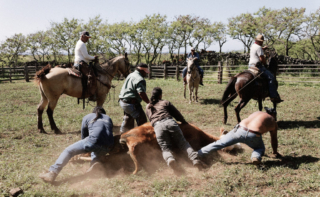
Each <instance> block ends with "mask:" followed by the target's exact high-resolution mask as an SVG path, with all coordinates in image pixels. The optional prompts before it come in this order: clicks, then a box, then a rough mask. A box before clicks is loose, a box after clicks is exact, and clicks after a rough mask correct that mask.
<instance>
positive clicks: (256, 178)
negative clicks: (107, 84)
mask: <svg viewBox="0 0 320 197" xmlns="http://www.w3.org/2000/svg"><path fill="white" fill-rule="evenodd" d="M122 83H123V81H114V84H115V85H117V87H116V88H115V90H112V91H111V94H110V97H109V96H108V99H107V101H106V103H105V104H104V107H105V109H106V111H107V114H108V115H109V116H110V117H111V118H112V120H113V123H114V125H115V133H117V130H118V128H119V125H120V124H121V121H122V115H123V112H122V109H121V108H120V106H119V105H118V103H117V100H118V99H117V97H118V94H119V91H120V88H121V86H122ZM280 84H281V83H280ZM147 86H148V87H147V89H148V95H150V93H151V91H152V88H153V87H156V86H159V87H161V88H162V89H163V98H164V99H166V100H169V101H171V102H172V103H173V104H174V105H175V106H176V107H177V108H178V109H179V110H180V111H181V112H182V114H183V115H184V116H185V118H186V120H187V121H188V122H191V123H194V124H195V125H197V126H198V127H200V128H201V129H203V130H204V131H207V132H209V133H211V134H213V135H219V128H220V127H221V126H224V127H225V128H226V129H232V128H233V126H234V125H235V124H236V117H235V114H234V112H233V107H234V106H235V105H236V101H238V100H237V99H236V100H235V102H233V103H232V106H233V107H231V106H229V108H228V112H229V120H228V124H227V125H223V124H222V118H223V109H222V107H221V106H220V105H219V101H220V99H221V96H222V93H223V90H224V88H225V86H226V84H222V85H218V84H213V83H211V84H208V83H206V84H205V86H204V87H201V88H200V90H199V97H200V102H199V103H197V104H191V105H189V104H188V102H187V100H185V99H184V98H183V88H182V82H179V83H178V82H176V81H174V80H147ZM0 92H1V94H0V127H1V129H0V195H2V196H8V195H9V191H10V189H12V188H16V187H20V188H21V189H23V191H24V194H23V195H24V196H319V195H320V190H319V188H320V181H319V180H320V171H319V169H320V162H319V158H320V151H319V142H320V137H319V136H320V135H319V134H320V130H319V128H320V120H319V119H320V108H319V104H320V86H312V85H309V86H307V85H305V86H303V85H283V84H281V85H280V87H279V92H280V94H281V95H282V98H283V99H284V100H285V102H283V103H281V104H280V105H279V106H278V124H279V127H280V129H279V134H278V139H279V152H280V153H281V154H282V155H283V156H284V158H283V159H275V158H272V157H269V156H268V155H271V153H272V149H271V144H270V136H269V135H264V137H263V138H264V142H265V145H266V155H265V157H263V165H262V166H261V167H260V168H256V167H255V166H253V165H251V164H250V155H251V150H250V148H248V147H246V146H243V147H244V149H245V151H244V152H243V153H239V154H238V155H230V154H227V153H220V154H221V156H222V158H221V159H219V160H217V162H215V163H214V164H213V165H212V166H211V168H210V169H208V170H206V171H204V172H198V171H197V170H195V169H194V168H192V167H190V166H187V165H186V166H184V167H185V169H186V171H187V172H188V173H187V174H186V175H184V176H181V177H177V176H175V175H173V173H172V171H171V170H170V169H169V168H168V167H166V166H165V164H163V165H161V167H160V168H159V169H158V170H157V171H156V172H155V173H154V174H148V173H146V172H145V171H144V170H142V171H140V172H139V173H138V174H137V175H128V174H124V173H121V172H119V173H118V174H117V175H116V176H114V177H112V178H102V177H100V178H92V177H91V178H90V177H83V176H81V175H82V174H84V172H85V171H86V169H87V168H88V166H89V163H87V162H82V163H69V164H68V165H67V166H66V167H65V168H64V169H63V170H62V171H61V173H60V174H59V176H58V177H57V182H56V184H54V185H50V184H45V183H43V182H42V181H41V180H40V179H39V178H38V175H39V174H40V173H41V172H42V171H43V170H47V169H48V168H49V166H50V165H52V164H53V163H54V161H55V160H56V159H57V157H58V156H59V154H60V153H61V152H62V151H63V150H64V148H66V147H67V146H68V145H70V144H72V143H74V142H76V141H78V140H79V139H80V124H81V120H82V117H83V116H84V115H86V114H88V113H90V112H91V110H92V106H90V105H89V106H87V108H86V109H85V110H82V105H77V102H76V98H71V97H69V96H65V95H63V96H61V98H60V100H59V102H58V105H57V108H56V109H55V112H54V118H55V121H56V123H57V126H58V127H59V128H60V129H61V131H62V132H64V135H54V134H53V131H50V127H49V122H48V118H47V116H46V114H44V126H45V129H46V131H47V132H48V133H49V134H48V135H44V134H39V133H37V114H36V107H37V105H38V102H39V100H40V95H39V92H38V88H37V87H36V86H35V85H34V84H33V83H26V82H24V81H15V82H14V83H2V84H0ZM264 105H265V106H269V107H271V106H272V104H271V102H270V101H268V100H266V101H265V102H264ZM257 110H258V105H257V102H255V101H250V102H249V104H248V105H247V106H246V107H245V108H244V109H243V110H242V112H241V117H242V118H246V117H247V116H248V115H249V114H251V113H252V112H254V111H257ZM77 177H78V178H77ZM79 177H81V178H79Z"/></svg>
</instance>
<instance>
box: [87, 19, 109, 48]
mask: <svg viewBox="0 0 320 197" xmlns="http://www.w3.org/2000/svg"><path fill="white" fill-rule="evenodd" d="M102 25H103V23H102V19H101V18H100V15H97V16H95V17H94V18H90V19H89V21H88V23H85V24H83V29H84V30H85V31H88V32H89V33H90V36H91V38H90V39H89V40H88V43H87V49H88V53H89V54H99V53H100V54H104V53H106V52H107V50H106V47H105V46H103V38H102V37H101V33H100V30H101V27H102Z"/></svg>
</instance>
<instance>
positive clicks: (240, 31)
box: [228, 13, 257, 53]
mask: <svg viewBox="0 0 320 197" xmlns="http://www.w3.org/2000/svg"><path fill="white" fill-rule="evenodd" d="M228 20H229V23H228V29H229V35H230V37H231V38H233V39H237V40H240V41H241V42H242V43H243V45H244V52H245V53H246V52H247V51H248V52H249V51H250V46H251V44H252V42H253V40H254V38H255V36H256V35H257V21H256V19H255V18H254V17H253V15H252V14H250V13H245V14H240V15H239V16H236V17H232V18H229V19H228Z"/></svg>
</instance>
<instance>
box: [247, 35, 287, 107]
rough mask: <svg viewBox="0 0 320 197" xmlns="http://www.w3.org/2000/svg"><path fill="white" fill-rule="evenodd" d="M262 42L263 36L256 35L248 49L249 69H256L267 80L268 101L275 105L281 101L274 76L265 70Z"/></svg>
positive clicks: (265, 47)
mask: <svg viewBox="0 0 320 197" xmlns="http://www.w3.org/2000/svg"><path fill="white" fill-rule="evenodd" d="M263 41H264V37H263V35H258V36H257V37H256V38H255V43H254V44H253V45H252V46H251V49H250V61H249V68H251V67H257V68H258V69H259V70H260V71H261V72H262V74H261V76H262V77H264V78H266V79H268V81H269V83H268V88H269V94H270V100H271V101H272V102H275V103H280V102H282V101H283V100H281V99H280V96H279V93H278V91H277V87H276V79H275V77H274V75H273V74H272V73H271V72H270V71H269V70H267V69H266V67H265V66H266V58H265V57H264V50H265V49H267V48H268V47H267V46H264V47H262V44H263Z"/></svg>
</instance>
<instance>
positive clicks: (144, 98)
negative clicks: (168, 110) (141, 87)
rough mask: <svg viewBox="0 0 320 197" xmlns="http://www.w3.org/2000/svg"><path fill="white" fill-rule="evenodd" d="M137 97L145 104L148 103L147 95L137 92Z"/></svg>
mask: <svg viewBox="0 0 320 197" xmlns="http://www.w3.org/2000/svg"><path fill="white" fill-rule="evenodd" d="M139 96H140V97H141V99H142V100H143V101H144V102H146V103H150V101H149V98H148V96H147V94H146V93H145V92H139Z"/></svg>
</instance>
